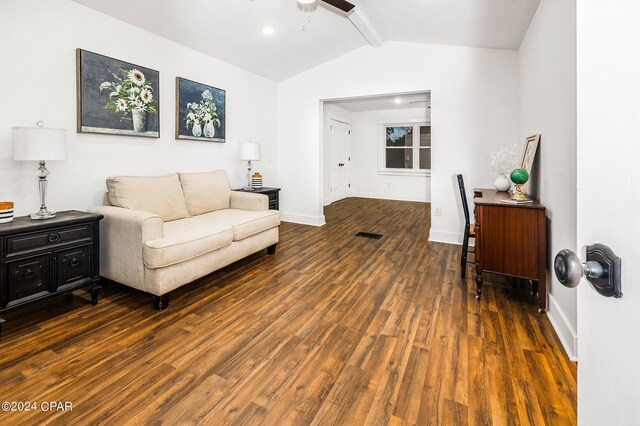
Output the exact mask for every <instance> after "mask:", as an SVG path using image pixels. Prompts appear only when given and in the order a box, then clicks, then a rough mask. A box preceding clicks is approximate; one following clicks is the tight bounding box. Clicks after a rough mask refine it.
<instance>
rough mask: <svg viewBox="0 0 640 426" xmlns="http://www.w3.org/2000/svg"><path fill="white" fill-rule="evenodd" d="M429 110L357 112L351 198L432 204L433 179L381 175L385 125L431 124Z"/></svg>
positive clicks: (353, 133) (355, 113)
mask: <svg viewBox="0 0 640 426" xmlns="http://www.w3.org/2000/svg"><path fill="white" fill-rule="evenodd" d="M429 111H431V110H429V109H427V108H424V107H423V108H406V109H393V110H382V111H366V112H354V113H353V121H352V123H353V124H352V129H353V132H352V134H351V136H352V137H351V143H352V151H351V152H352V157H351V159H352V162H351V170H352V174H351V194H352V195H353V196H354V197H367V198H382V199H387V200H406V201H430V200H431V177H428V176H398V175H381V174H379V173H378V171H379V170H380V166H381V161H382V159H381V157H382V155H381V154H382V143H383V139H382V138H383V134H382V124H381V123H383V122H398V123H401V122H406V121H414V120H415V121H422V122H428V121H429V120H430V117H431V114H430V112H429Z"/></svg>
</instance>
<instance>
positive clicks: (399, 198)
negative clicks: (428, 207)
mask: <svg viewBox="0 0 640 426" xmlns="http://www.w3.org/2000/svg"><path fill="white" fill-rule="evenodd" d="M351 196H352V197H360V198H375V199H376V200H394V201H416V202H419V203H430V202H431V198H430V197H427V196H426V195H425V196H420V195H411V194H377V193H372V192H355V191H354V192H352V193H351Z"/></svg>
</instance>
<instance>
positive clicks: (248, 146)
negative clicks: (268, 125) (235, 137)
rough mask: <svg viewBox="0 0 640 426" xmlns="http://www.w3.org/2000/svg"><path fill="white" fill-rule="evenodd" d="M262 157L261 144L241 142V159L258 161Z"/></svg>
mask: <svg viewBox="0 0 640 426" xmlns="http://www.w3.org/2000/svg"><path fill="white" fill-rule="evenodd" d="M259 159H260V144H259V143H255V142H240V160H247V161H258V160H259Z"/></svg>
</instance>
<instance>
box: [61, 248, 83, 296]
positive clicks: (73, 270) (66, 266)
mask: <svg viewBox="0 0 640 426" xmlns="http://www.w3.org/2000/svg"><path fill="white" fill-rule="evenodd" d="M56 258H57V260H58V265H57V266H58V268H57V271H58V289H60V287H64V286H65V285H67V284H78V282H79V281H81V280H84V279H90V278H91V246H83V247H75V248H72V249H68V250H62V251H59V252H57V253H56Z"/></svg>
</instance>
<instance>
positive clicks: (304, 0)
mask: <svg viewBox="0 0 640 426" xmlns="http://www.w3.org/2000/svg"><path fill="white" fill-rule="evenodd" d="M315 2H316V0H298V3H302V4H312V3H315Z"/></svg>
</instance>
